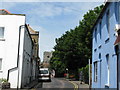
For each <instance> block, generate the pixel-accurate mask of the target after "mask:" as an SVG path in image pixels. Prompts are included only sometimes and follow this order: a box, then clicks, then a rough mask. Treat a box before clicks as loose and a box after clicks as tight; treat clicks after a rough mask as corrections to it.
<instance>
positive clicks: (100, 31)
mask: <svg viewBox="0 0 120 90" xmlns="http://www.w3.org/2000/svg"><path fill="white" fill-rule="evenodd" d="M101 24H102V22H100V24H99V33H100V39H101V34H102V30H101Z"/></svg>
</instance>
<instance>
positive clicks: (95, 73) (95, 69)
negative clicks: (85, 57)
mask: <svg viewBox="0 0 120 90" xmlns="http://www.w3.org/2000/svg"><path fill="white" fill-rule="evenodd" d="M97 70H98V68H97V62H94V82H97V76H98V73H97Z"/></svg>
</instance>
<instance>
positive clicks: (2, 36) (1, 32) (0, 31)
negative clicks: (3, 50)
mask: <svg viewBox="0 0 120 90" xmlns="http://www.w3.org/2000/svg"><path fill="white" fill-rule="evenodd" d="M0 38H4V27H0Z"/></svg>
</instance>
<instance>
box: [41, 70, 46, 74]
mask: <svg viewBox="0 0 120 90" xmlns="http://www.w3.org/2000/svg"><path fill="white" fill-rule="evenodd" d="M40 74H48V70H40Z"/></svg>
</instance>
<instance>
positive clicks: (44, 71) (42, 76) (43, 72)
mask: <svg viewBox="0 0 120 90" xmlns="http://www.w3.org/2000/svg"><path fill="white" fill-rule="evenodd" d="M50 76H51V75H50V72H49V70H48V68H40V70H39V75H38V81H51V77H50Z"/></svg>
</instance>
